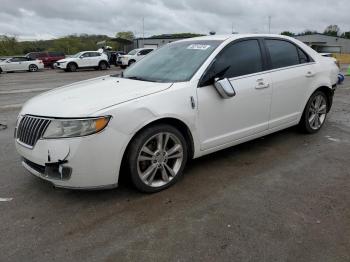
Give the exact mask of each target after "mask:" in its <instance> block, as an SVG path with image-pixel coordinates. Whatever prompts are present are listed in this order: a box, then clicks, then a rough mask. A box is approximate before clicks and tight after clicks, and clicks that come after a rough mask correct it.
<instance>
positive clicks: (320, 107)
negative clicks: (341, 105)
mask: <svg viewBox="0 0 350 262" xmlns="http://www.w3.org/2000/svg"><path fill="white" fill-rule="evenodd" d="M327 112H328V103H327V96H326V94H325V93H324V92H322V91H316V92H315V93H314V94H313V95H312V96H311V97H310V99H309V101H308V103H307V104H306V107H305V109H304V113H303V116H302V118H301V120H300V123H299V126H300V127H301V128H302V129H303V131H305V132H307V133H310V134H312V133H316V132H318V131H319V130H320V129H321V128H322V126H323V124H324V122H325V121H326V117H327Z"/></svg>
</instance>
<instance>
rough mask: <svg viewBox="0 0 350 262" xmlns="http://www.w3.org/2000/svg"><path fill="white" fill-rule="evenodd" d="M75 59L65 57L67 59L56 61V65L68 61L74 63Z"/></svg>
mask: <svg viewBox="0 0 350 262" xmlns="http://www.w3.org/2000/svg"><path fill="white" fill-rule="evenodd" d="M76 59H77V58H73V57H67V58H63V59H60V60H58V61H57V62H58V63H64V62H70V61H75V60H76Z"/></svg>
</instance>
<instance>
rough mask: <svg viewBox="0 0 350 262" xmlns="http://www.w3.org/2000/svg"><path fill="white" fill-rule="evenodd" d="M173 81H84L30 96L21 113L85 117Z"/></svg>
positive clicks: (149, 92) (166, 85)
mask: <svg viewBox="0 0 350 262" xmlns="http://www.w3.org/2000/svg"><path fill="white" fill-rule="evenodd" d="M171 85H172V84H171V83H154V82H144V81H138V80H131V79H126V78H118V77H112V76H104V77H98V78H94V79H90V80H85V81H81V82H78V83H74V84H71V85H67V86H63V87H61V88H56V89H53V90H51V91H49V92H46V93H43V94H41V95H38V96H36V97H34V98H32V99H30V100H29V101H28V102H27V103H25V105H24V106H23V108H22V111H21V114H22V115H24V114H31V115H37V116H48V117H84V116H91V115H93V114H94V113H96V112H97V111H99V110H102V109H105V108H108V107H111V106H113V105H117V104H121V103H124V102H127V101H130V100H133V99H137V98H139V97H142V96H147V95H151V94H153V93H157V92H160V91H163V90H165V89H167V88H169V87H170V86H171Z"/></svg>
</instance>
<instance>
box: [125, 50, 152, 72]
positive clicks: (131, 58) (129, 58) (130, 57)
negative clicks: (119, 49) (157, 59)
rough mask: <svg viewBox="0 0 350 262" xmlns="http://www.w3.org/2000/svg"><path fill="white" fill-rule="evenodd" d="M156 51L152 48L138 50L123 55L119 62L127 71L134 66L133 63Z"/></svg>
mask: <svg viewBox="0 0 350 262" xmlns="http://www.w3.org/2000/svg"><path fill="white" fill-rule="evenodd" d="M153 50H154V49H152V48H138V49H134V50H132V51H130V52H129V53H128V54H126V55H121V56H119V57H118V62H119V64H120V67H121V68H123V69H125V68H126V67H128V66H130V65H132V64H133V63H135V62H137V61H139V60H140V59H141V58H143V57H144V56H145V55H147V54H148V53H150V52H152V51H153Z"/></svg>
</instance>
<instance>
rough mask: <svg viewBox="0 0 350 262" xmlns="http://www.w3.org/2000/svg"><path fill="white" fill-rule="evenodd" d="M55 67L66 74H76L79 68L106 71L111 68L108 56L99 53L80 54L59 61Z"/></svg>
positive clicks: (85, 52)
mask: <svg viewBox="0 0 350 262" xmlns="http://www.w3.org/2000/svg"><path fill="white" fill-rule="evenodd" d="M55 67H57V68H59V69H63V70H64V71H66V72H75V71H77V69H79V68H94V69H96V70H98V69H100V70H106V69H107V68H108V67H109V63H108V56H107V55H106V54H105V53H100V52H97V51H84V52H79V53H77V54H75V55H73V56H71V57H67V58H65V59H61V60H58V61H57V62H56V63H55Z"/></svg>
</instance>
